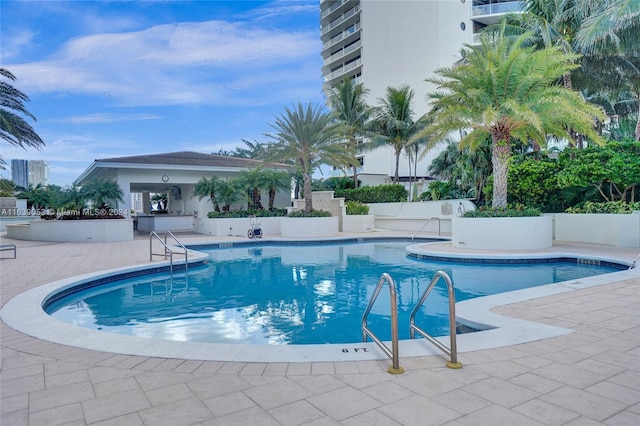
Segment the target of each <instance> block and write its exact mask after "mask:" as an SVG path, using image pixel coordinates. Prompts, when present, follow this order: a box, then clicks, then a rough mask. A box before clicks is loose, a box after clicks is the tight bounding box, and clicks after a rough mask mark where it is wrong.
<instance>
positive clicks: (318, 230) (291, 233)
mask: <svg viewBox="0 0 640 426" xmlns="http://www.w3.org/2000/svg"><path fill="white" fill-rule="evenodd" d="M280 235H282V237H285V238H324V237H335V236H336V235H338V217H337V216H331V217H281V218H280Z"/></svg>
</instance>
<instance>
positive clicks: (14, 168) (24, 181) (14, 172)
mask: <svg viewBox="0 0 640 426" xmlns="http://www.w3.org/2000/svg"><path fill="white" fill-rule="evenodd" d="M11 180H12V181H13V183H14V184H15V185H16V186H20V187H22V188H27V187H28V186H29V185H32V186H34V187H35V186H38V185H42V186H47V185H49V163H47V162H46V161H42V160H11Z"/></svg>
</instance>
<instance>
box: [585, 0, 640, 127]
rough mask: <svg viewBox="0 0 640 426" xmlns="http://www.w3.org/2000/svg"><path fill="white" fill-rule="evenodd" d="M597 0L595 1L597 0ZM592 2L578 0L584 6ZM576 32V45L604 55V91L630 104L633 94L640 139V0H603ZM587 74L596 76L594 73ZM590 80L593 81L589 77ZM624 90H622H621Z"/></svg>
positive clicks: (589, 51)
mask: <svg viewBox="0 0 640 426" xmlns="http://www.w3.org/2000/svg"><path fill="white" fill-rule="evenodd" d="M593 1H594V0H592V2H593ZM590 3H591V2H584V3H578V4H579V5H580V7H582V8H584V7H586V6H585V4H587V5H588V4H590ZM589 10H590V11H591V12H592V13H591V14H588V15H587V16H586V17H585V19H584V20H583V21H582V24H581V26H580V29H579V30H578V32H577V33H576V37H575V44H576V47H577V48H578V49H580V50H581V51H583V52H585V53H586V54H588V55H589V59H591V58H593V57H594V56H595V57H600V58H601V61H599V62H598V64H599V65H601V67H600V68H605V70H606V71H605V73H604V75H605V78H604V79H601V80H600V81H599V82H600V83H601V85H602V87H603V90H601V93H602V94H604V95H605V96H606V95H610V94H611V93H612V92H613V93H616V95H621V96H619V98H618V99H616V100H615V101H616V103H617V101H622V102H623V103H628V101H629V99H628V98H629V96H628V95H631V96H632V97H633V98H635V99H634V102H635V110H636V111H637V112H638V116H637V119H636V127H635V132H634V136H635V138H636V140H640V65H639V64H640V2H638V1H637V0H599V1H597V2H595V11H594V10H593V8H591V9H589ZM587 77H592V76H591V73H590V75H588V76H587ZM587 81H590V80H587ZM621 89H622V90H621Z"/></svg>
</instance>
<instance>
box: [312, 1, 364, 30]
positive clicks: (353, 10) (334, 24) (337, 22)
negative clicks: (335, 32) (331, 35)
mask: <svg viewBox="0 0 640 426" xmlns="http://www.w3.org/2000/svg"><path fill="white" fill-rule="evenodd" d="M359 11H360V5H356V6H355V7H352V8H351V9H349V10H347V11H346V12H345V13H344V14H343V15H342V16H339V17H337V18H336V19H334V20H333V21H331V23H329V24H328V25H325V26H323V27H322V29H321V30H320V36H321V37H322V36H323V35H325V34H327V33H328V32H329V31H331V30H332V29H334V28H337V27H338V26H339V25H340V24H342V23H343V22H344V21H346V20H347V19H349V18H351V17H352V16H353V15H355V14H356V13H358V12H359Z"/></svg>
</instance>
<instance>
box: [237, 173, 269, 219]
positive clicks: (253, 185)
mask: <svg viewBox="0 0 640 426" xmlns="http://www.w3.org/2000/svg"><path fill="white" fill-rule="evenodd" d="M239 179H240V181H239V183H240V185H241V186H242V187H244V188H245V190H246V191H247V198H248V201H249V206H248V208H249V209H250V210H262V201H261V199H260V198H261V196H260V191H261V190H262V189H266V180H265V175H264V171H263V170H262V169H260V168H258V167H256V168H253V169H249V170H244V171H242V172H241V173H240V176H239Z"/></svg>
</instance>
